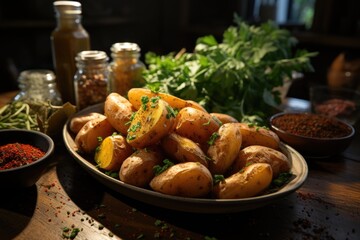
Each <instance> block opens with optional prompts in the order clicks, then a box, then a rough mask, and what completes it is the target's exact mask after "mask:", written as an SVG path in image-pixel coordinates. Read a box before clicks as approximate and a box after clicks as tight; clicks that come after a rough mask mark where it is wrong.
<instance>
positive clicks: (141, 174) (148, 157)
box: [119, 148, 163, 187]
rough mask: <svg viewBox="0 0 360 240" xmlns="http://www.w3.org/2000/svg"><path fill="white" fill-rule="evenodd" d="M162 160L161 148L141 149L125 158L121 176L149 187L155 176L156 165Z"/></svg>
mask: <svg viewBox="0 0 360 240" xmlns="http://www.w3.org/2000/svg"><path fill="white" fill-rule="evenodd" d="M162 160H163V156H162V153H161V152H160V151H159V149H152V148H145V149H139V150H137V151H135V152H134V153H133V154H132V155H131V156H129V157H128V158H127V159H125V161H124V162H123V164H122V165H121V168H120V172H119V178H120V180H121V181H123V182H125V183H128V184H131V185H134V186H137V187H147V186H149V183H150V181H151V180H152V179H153V178H154V176H155V173H154V170H153V168H154V166H156V165H159V164H161V162H162Z"/></svg>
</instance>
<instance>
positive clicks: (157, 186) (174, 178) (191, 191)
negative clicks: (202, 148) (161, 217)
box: [150, 162, 213, 198]
mask: <svg viewBox="0 0 360 240" xmlns="http://www.w3.org/2000/svg"><path fill="white" fill-rule="evenodd" d="M212 181H213V179H212V176H211V173H210V171H209V170H208V169H207V168H206V167H205V166H204V165H202V164H201V163H198V162H185V163H178V164H176V165H173V166H171V167H170V168H168V169H167V170H165V171H164V172H162V173H161V174H159V175H157V176H155V177H154V178H153V179H152V180H151V182H150V187H151V188H152V189H153V190H154V191H156V192H160V193H164V194H168V195H173V196H182V197H192V198H195V197H204V196H206V195H208V194H209V193H210V192H211V190H212V185H213V183H212Z"/></svg>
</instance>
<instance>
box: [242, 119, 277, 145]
mask: <svg viewBox="0 0 360 240" xmlns="http://www.w3.org/2000/svg"><path fill="white" fill-rule="evenodd" d="M238 126H239V127H240V132H241V135H242V137H243V142H242V147H243V148H244V147H247V146H251V145H261V146H265V147H269V148H273V149H279V148H280V139H279V137H278V135H277V134H276V133H274V132H273V131H271V130H270V129H267V128H263V127H257V126H251V125H249V124H247V123H238Z"/></svg>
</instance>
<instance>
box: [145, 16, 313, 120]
mask: <svg viewBox="0 0 360 240" xmlns="http://www.w3.org/2000/svg"><path fill="white" fill-rule="evenodd" d="M235 23H236V24H237V26H231V27H229V28H228V29H227V30H226V31H225V32H224V34H223V40H222V42H218V41H217V40H216V39H215V37H214V36H205V37H201V38H199V39H198V40H197V42H196V46H195V49H194V52H193V53H187V52H186V51H182V52H180V53H179V54H177V55H175V54H174V53H169V54H168V55H164V56H158V55H156V54H155V53H152V52H149V53H147V54H146V55H145V62H146V63H147V65H148V69H147V70H145V71H144V72H143V75H144V78H145V80H146V87H147V88H149V89H151V90H153V91H160V92H165V93H170V94H172V95H175V96H178V97H180V98H183V99H189V100H194V101H197V102H199V103H200V104H201V105H202V106H204V107H205V108H206V109H207V110H208V111H209V112H221V113H227V114H230V115H232V116H233V117H235V118H237V119H238V120H240V121H245V122H254V123H259V122H260V123H262V122H263V120H264V119H265V118H266V117H267V116H269V115H270V113H272V110H273V107H274V106H277V105H278V104H279V103H280V100H281V99H280V92H278V91H277V90H275V88H276V87H280V86H282V85H283V84H284V79H286V78H287V79H291V76H292V73H293V72H294V71H298V72H302V71H311V70H312V66H311V64H310V57H312V56H315V55H316V54H315V53H308V52H307V51H305V50H298V51H297V52H296V53H295V54H293V49H292V48H293V47H294V46H295V45H296V43H297V42H296V39H295V38H293V37H292V36H291V34H290V32H289V31H287V30H285V29H280V28H278V27H277V26H276V25H275V24H273V23H271V22H268V23H264V24H262V25H260V26H251V25H248V24H246V23H245V22H243V21H241V20H240V19H239V18H238V17H237V16H235Z"/></svg>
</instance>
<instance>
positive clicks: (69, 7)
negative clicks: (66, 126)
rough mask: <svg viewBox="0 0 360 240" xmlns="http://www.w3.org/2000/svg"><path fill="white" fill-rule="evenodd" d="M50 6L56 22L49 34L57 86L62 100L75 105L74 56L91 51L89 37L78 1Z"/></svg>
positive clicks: (59, 2)
mask: <svg viewBox="0 0 360 240" xmlns="http://www.w3.org/2000/svg"><path fill="white" fill-rule="evenodd" d="M53 5H54V10H55V14H56V15H55V16H56V23H57V24H56V28H55V29H54V30H53V31H52V33H51V50H52V57H53V64H54V69H55V73H56V79H57V80H56V81H57V86H58V88H59V91H60V93H61V97H62V100H63V101H64V102H70V103H71V104H74V105H75V90H74V82H73V80H74V74H75V72H76V63H75V57H76V55H77V54H78V53H79V52H81V51H86V50H90V36H89V34H88V32H87V31H86V30H85V29H84V27H83V25H82V23H81V20H82V10H81V3H80V2H77V1H54V3H53Z"/></svg>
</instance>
